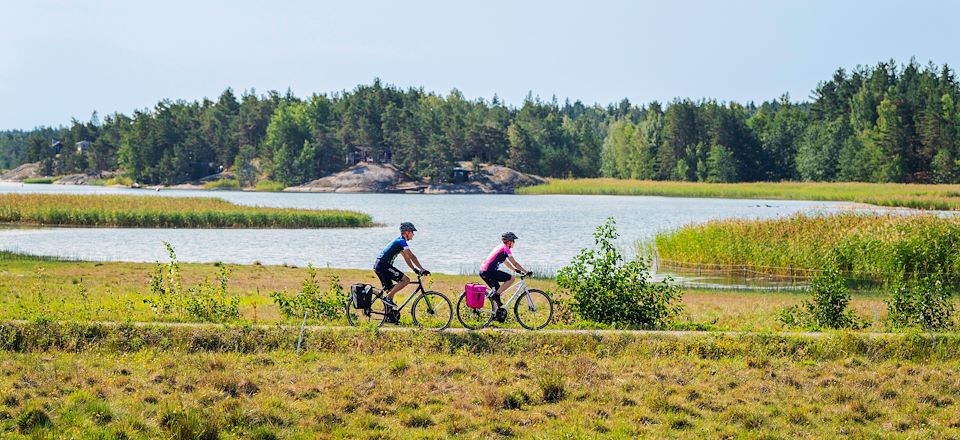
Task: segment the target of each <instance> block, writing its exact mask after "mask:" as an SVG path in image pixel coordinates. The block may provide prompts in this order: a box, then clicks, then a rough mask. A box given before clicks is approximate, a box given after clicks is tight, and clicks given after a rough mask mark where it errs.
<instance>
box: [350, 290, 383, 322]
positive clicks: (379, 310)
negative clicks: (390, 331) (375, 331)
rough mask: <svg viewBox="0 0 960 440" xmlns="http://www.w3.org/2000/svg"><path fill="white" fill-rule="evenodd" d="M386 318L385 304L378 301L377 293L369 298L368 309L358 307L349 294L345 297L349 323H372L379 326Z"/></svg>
mask: <svg viewBox="0 0 960 440" xmlns="http://www.w3.org/2000/svg"><path fill="white" fill-rule="evenodd" d="M386 318H387V312H386V304H384V303H383V301H380V296H379V295H375V296H374V297H373V298H372V299H371V302H370V308H369V309H358V308H356V307H354V305H353V296H352V295H351V296H350V297H349V298H347V322H349V323H350V325H352V326H359V325H363V324H373V325H375V326H377V327H380V326H382V325H383V322H384V320H385V319H386Z"/></svg>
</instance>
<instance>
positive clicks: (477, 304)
mask: <svg viewBox="0 0 960 440" xmlns="http://www.w3.org/2000/svg"><path fill="white" fill-rule="evenodd" d="M463 290H464V292H466V294H467V307H470V308H471V309H482V308H483V301H484V300H485V299H487V288H486V286H484V285H483V284H467V285H466V286H463Z"/></svg>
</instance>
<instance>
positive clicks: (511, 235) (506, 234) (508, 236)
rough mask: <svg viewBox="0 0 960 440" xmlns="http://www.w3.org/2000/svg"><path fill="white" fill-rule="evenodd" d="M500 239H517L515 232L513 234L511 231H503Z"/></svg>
mask: <svg viewBox="0 0 960 440" xmlns="http://www.w3.org/2000/svg"><path fill="white" fill-rule="evenodd" d="M500 239H501V240H503V241H514V240H516V239H517V234H514V233H513V232H504V233H503V235H501V236H500Z"/></svg>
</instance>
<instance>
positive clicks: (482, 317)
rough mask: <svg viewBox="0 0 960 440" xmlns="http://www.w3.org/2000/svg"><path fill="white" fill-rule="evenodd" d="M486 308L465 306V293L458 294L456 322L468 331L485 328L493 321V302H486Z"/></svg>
mask: <svg viewBox="0 0 960 440" xmlns="http://www.w3.org/2000/svg"><path fill="white" fill-rule="evenodd" d="M486 303H487V307H489V308H487V307H484V308H480V309H475V308H473V307H470V306H468V305H467V294H466V292H464V293H461V294H460V299H458V300H457V320H458V321H460V324H463V326H464V327H466V328H468V329H470V330H477V329H481V328H484V327H486V326H487V325H489V324H490V321H493V302H492V301H489V300H488V301H486Z"/></svg>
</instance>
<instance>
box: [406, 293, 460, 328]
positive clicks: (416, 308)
mask: <svg viewBox="0 0 960 440" xmlns="http://www.w3.org/2000/svg"><path fill="white" fill-rule="evenodd" d="M410 314H412V315H413V323H414V324H416V325H418V326H420V327H423V328H426V329H430V330H443V329H445V328H447V327H450V321H452V320H453V306H452V305H450V300H449V299H447V297H446V296H445V295H444V294H442V293H440V292H423V294H422V295H420V297H419V298H417V300H416V301H414V302H413V308H412V309H411V310H410Z"/></svg>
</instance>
